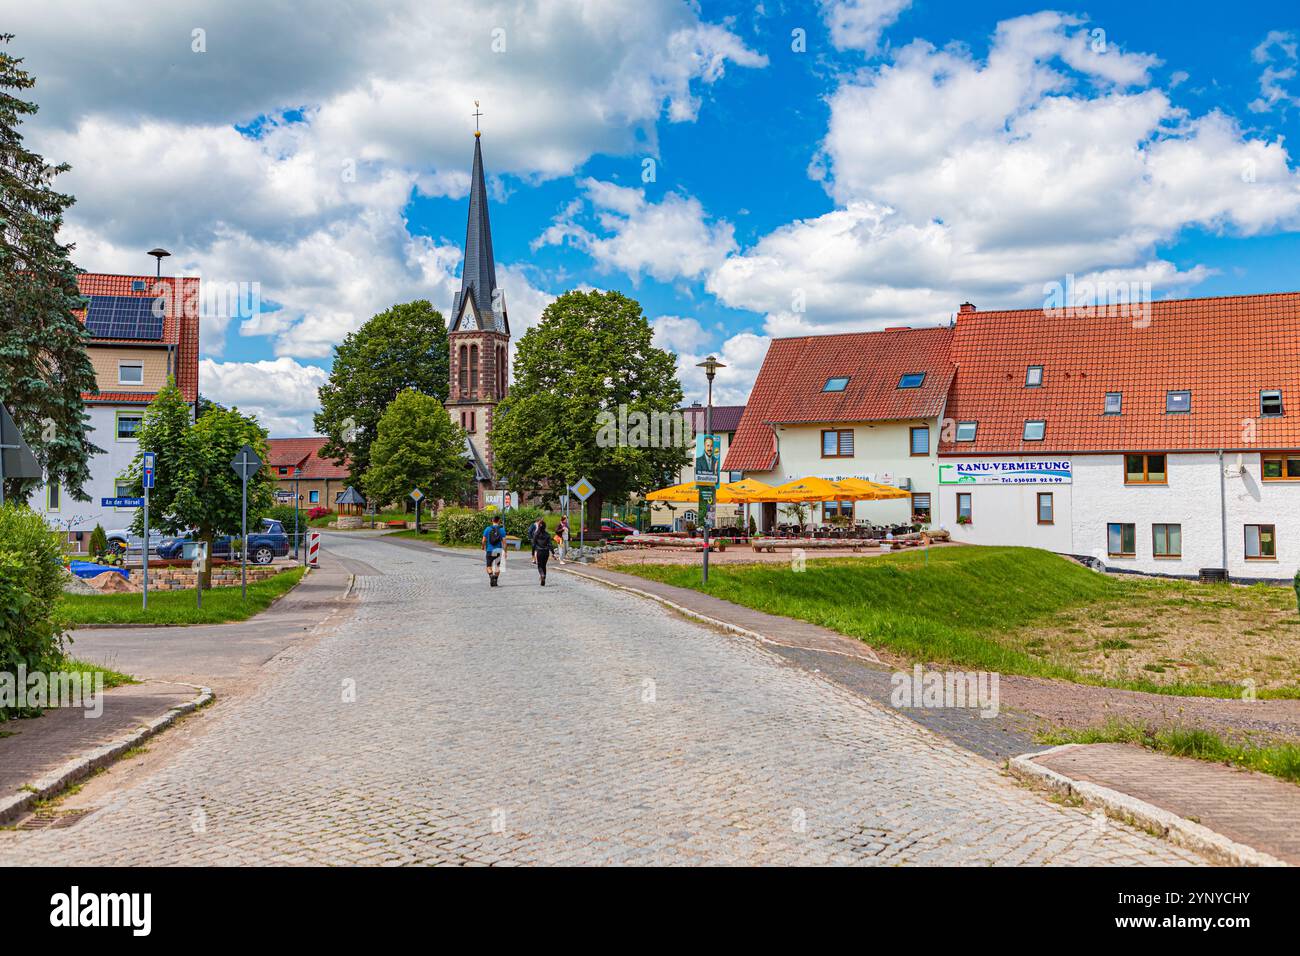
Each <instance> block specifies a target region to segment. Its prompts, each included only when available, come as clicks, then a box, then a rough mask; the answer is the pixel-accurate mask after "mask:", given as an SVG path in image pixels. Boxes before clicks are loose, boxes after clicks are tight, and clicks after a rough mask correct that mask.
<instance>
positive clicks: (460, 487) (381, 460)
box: [362, 389, 471, 504]
mask: <svg viewBox="0 0 1300 956" xmlns="http://www.w3.org/2000/svg"><path fill="white" fill-rule="evenodd" d="M378 432H379V434H378V436H377V437H376V438H375V440H374V443H373V444H371V446H370V468H369V469H368V470H367V471H366V474H365V478H364V479H363V483H362V487H364V488H365V491H366V495H367V497H370V498H374V499H375V500H376V501H380V502H383V503H384V504H390V503H394V502H402V501H405V500H406V496H407V495H409V494H410V493H411V489H412V488H419V489H420V490H421V491H422V492H424V494H425V495H427V496H428V498H429V500H430V501H436V500H438V499H439V498H442V499H446V500H454V499H457V498H459V497H460V496H461V494H462V493H463V492H464V491H465V490H466V488H467V486H468V485H469V483H470V480H471V476H470V471H469V466H468V463H467V462H466V461H465V459H464V457H463V452H464V450H465V433H464V432H463V431H462V430H461V428H460V426H459V425H457V424H456V423H455V422H453V421H452V420H451V416H450V415H449V414H447V410H446V409H445V408H443V405H442V402H440V401H438V400H437V399H436V398H434V397H433V396H431V395H421V394H420V393H419V392H417V391H415V390H414V389H406V390H405V391H403V392H401V393H399V394H398V396H397V397H396V398H395V399H393V401H392V403H391V404H390V405H389V406H388V408H387V409H386V410H385V411H384V415H383V417H382V418H381V419H380V420H379V428H378Z"/></svg>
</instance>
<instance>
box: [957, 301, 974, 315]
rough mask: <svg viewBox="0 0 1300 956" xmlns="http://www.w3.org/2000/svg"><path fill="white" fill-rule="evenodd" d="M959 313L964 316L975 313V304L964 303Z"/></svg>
mask: <svg viewBox="0 0 1300 956" xmlns="http://www.w3.org/2000/svg"><path fill="white" fill-rule="evenodd" d="M958 311H959V312H961V313H962V314H963V315H965V314H966V313H967V312H974V311H975V304H974V303H973V302H963V303H962V304H961V308H960V309H959V310H958Z"/></svg>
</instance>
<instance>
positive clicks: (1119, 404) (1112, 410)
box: [1105, 392, 1124, 415]
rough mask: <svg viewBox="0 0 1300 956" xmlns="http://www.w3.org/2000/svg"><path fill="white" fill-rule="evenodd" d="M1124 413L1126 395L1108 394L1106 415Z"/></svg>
mask: <svg viewBox="0 0 1300 956" xmlns="http://www.w3.org/2000/svg"><path fill="white" fill-rule="evenodd" d="M1123 411H1124V393H1123V392H1107V393H1106V409H1105V414H1107V415H1119V414H1120V413H1122V412H1123Z"/></svg>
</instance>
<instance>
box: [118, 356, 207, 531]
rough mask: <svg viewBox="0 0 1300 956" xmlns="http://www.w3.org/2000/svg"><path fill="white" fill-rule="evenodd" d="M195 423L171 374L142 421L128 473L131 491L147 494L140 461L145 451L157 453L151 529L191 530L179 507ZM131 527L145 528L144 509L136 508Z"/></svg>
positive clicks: (151, 492) (138, 529) (150, 520)
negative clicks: (190, 438) (185, 466)
mask: <svg viewBox="0 0 1300 956" xmlns="http://www.w3.org/2000/svg"><path fill="white" fill-rule="evenodd" d="M191 427H193V426H192V422H191V419H190V406H189V404H188V403H187V402H186V401H185V396H184V395H182V394H181V390H180V389H179V388H177V387H176V381H175V380H174V379H172V378H170V377H169V378H168V379H167V384H166V385H165V386H164V387H163V388H162V389H160V390H159V392H158V394H157V395H155V396H154V399H153V401H152V402H150V403H149V407H148V408H146V409H145V411H144V420H143V421H141V422H140V431H139V433H138V438H139V451H138V452H137V453H136V456H135V460H134V461H132V463H131V469H130V471H128V472H127V476H126V480H128V481H131V482H133V488H132V492H131V493H132V494H135V495H143V494H144V488H143V486H142V485H141V482H140V465H141V462H142V461H143V455H144V452H147V451H151V452H153V453H154V455H155V456H156V460H155V467H154V486H153V488H152V489H150V491H149V527H150V530H151V531H161V532H163V533H164V534H181V533H183V532H185V531H188V530H189V525H188V524H187V523H186V522H185V521H184V519H183V517H182V516H181V515H180V514H179V513H178V512H177V510H176V496H177V494H178V493H179V491H180V488H181V484H180V475H181V471H182V463H183V462H184V460H185V448H186V439H187V438H188V436H189V432H190V428H191ZM131 527H132V530H134V531H135V533H136V534H141V533H143V532H144V512H143V510H139V511H137V512H136V516H135V519H134V520H133V522H132V526H131Z"/></svg>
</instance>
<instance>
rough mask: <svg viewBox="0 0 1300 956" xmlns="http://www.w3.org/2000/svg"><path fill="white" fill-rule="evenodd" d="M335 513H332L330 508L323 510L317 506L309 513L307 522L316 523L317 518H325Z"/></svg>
mask: <svg viewBox="0 0 1300 956" xmlns="http://www.w3.org/2000/svg"><path fill="white" fill-rule="evenodd" d="M333 513H334V512H332V511H330V509H329V508H322V507H321V506H320V505H317V506H316V507H315V508H312V509H311V511H308V512H307V520H308V521H315V520H316V519H317V518H324V517H325V516H326V515H329V514H333Z"/></svg>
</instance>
